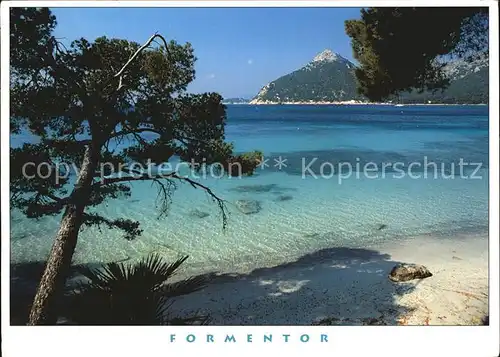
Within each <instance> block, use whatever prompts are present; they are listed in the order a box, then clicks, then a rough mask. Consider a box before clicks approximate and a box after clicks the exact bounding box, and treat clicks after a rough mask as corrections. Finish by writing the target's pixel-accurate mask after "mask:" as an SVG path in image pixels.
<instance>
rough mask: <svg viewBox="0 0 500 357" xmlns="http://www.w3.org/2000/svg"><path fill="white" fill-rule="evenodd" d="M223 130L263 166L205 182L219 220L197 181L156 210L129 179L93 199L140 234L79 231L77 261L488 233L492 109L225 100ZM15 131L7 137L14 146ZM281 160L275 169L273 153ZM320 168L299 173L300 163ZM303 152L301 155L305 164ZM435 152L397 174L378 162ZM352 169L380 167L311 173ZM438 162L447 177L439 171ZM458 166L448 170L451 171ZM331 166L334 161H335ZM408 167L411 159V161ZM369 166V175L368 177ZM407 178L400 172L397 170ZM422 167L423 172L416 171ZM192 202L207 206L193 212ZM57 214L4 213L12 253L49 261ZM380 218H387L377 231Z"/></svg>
mask: <svg viewBox="0 0 500 357" xmlns="http://www.w3.org/2000/svg"><path fill="white" fill-rule="evenodd" d="M227 139H228V140H229V141H233V142H234V143H235V147H236V150H238V151H248V150H255V149H259V150H262V151H264V154H265V157H266V158H268V159H269V161H268V163H269V165H270V167H267V168H265V169H263V170H260V169H259V170H258V171H257V173H256V175H255V176H254V177H249V178H243V179H237V178H231V179H229V178H223V179H215V178H206V179H201V182H202V183H203V184H205V185H207V186H209V187H210V188H212V189H213V191H214V192H215V193H216V194H217V195H219V196H220V197H222V198H224V199H226V200H227V201H228V202H230V203H229V204H228V209H229V211H230V217H229V224H228V227H227V230H226V231H225V232H224V231H223V230H222V219H221V216H220V212H219V211H218V208H217V206H216V205H215V204H214V203H212V202H211V200H210V199H209V197H208V196H207V195H206V194H205V193H204V192H203V191H201V190H195V189H193V188H192V187H191V186H189V185H185V184H180V185H179V187H178V190H177V191H176V192H175V194H174V197H173V205H172V207H171V211H170V213H169V215H168V216H167V217H165V218H161V219H157V216H158V210H157V209H156V207H155V198H156V194H157V191H156V189H155V188H153V187H152V186H151V184H150V183H145V182H142V183H140V182H139V183H134V184H133V187H134V189H133V194H132V198H130V199H128V200H114V201H108V204H107V205H105V206H104V205H103V206H102V207H98V208H97V209H98V210H99V211H100V212H101V213H103V214H105V215H106V216H107V217H109V218H119V217H123V218H131V219H137V220H139V221H140V222H141V225H142V228H143V229H144V233H143V235H142V236H141V237H140V238H138V239H136V240H135V241H132V242H129V241H126V240H125V239H123V238H122V235H121V233H120V232H119V231H110V230H107V229H103V231H102V232H100V231H99V230H98V229H96V228H90V229H86V230H84V231H83V232H82V233H81V234H80V238H79V242H78V246H77V249H76V252H75V256H74V262H75V263H95V262H108V261H113V260H121V259H126V258H129V257H130V258H132V259H136V258H139V257H142V256H144V255H146V254H148V253H149V252H152V251H157V252H161V253H162V254H164V255H165V256H167V257H172V258H173V257H175V256H177V255H179V254H189V255H190V259H189V260H188V262H189V266H190V268H191V269H193V270H197V271H201V270H203V271H205V270H213V269H217V270H223V271H236V270H239V269H240V268H241V267H246V268H252V267H258V266H264V265H269V264H273V263H279V262H283V261H286V260H290V259H294V258H296V257H298V256H301V255H303V254H306V253H309V252H312V251H315V250H318V249H322V248H326V247H332V246H349V247H363V246H366V245H370V246H373V245H377V244H381V243H385V242H387V241H388V240H395V239H400V238H401V237H407V236H417V235H419V234H423V233H431V232H432V233H433V234H436V235H440V234H442V235H443V236H446V235H449V234H454V233H463V232H476V231H484V230H486V229H487V225H488V166H487V165H488V108H487V107H485V106H484V107H483V106H471V107H464V106H456V107H455V106H443V107H441V106H409V107H389V106H387V107H386V106H255V107H254V106H230V107H229V108H228V126H227ZM16 140H17V142H19V140H21V138H15V139H14V140H13V144H14V145H15V143H16ZM280 156H281V157H282V158H283V159H286V160H287V161H285V165H286V167H284V166H283V167H281V169H279V168H278V167H274V165H275V164H276V162H275V160H274V159H276V158H278V157H280ZM314 159H316V161H315V163H314V165H311V166H310V168H311V170H312V171H313V173H314V174H315V175H316V176H318V177H317V178H315V177H314V176H313V175H311V174H310V172H309V175H306V176H303V175H302V174H303V173H304V167H305V166H307V164H308V163H310V162H311V160H314ZM460 159H463V161H464V162H470V163H482V167H481V169H480V170H479V171H478V172H476V173H475V176H474V177H476V176H481V177H482V179H471V178H470V177H471V175H472V173H473V172H472V171H473V170H471V169H470V168H472V169H474V168H475V166H474V167H472V166H470V167H469V169H466V170H465V171H464V174H465V175H466V177H469V179H465V178H461V177H460V176H459V168H458V163H459V162H460ZM302 160H305V161H304V164H303V162H302ZM424 160H427V162H431V161H433V162H436V163H437V164H438V177H437V178H434V177H433V173H434V171H433V168H432V166H431V168H430V169H429V170H428V177H427V178H424V177H423V174H424V172H423V170H422V169H421V168H418V167H416V168H414V169H412V175H413V176H414V178H411V177H410V176H409V174H408V171H406V172H404V175H402V174H401V173H398V172H395V171H394V170H391V168H390V167H389V168H387V169H386V171H385V177H382V171H381V165H382V164H383V163H385V164H388V163H390V164H394V163H395V162H400V163H401V164H402V165H405V166H404V168H405V169H407V168H408V165H409V164H410V163H412V162H418V163H421V164H424V163H425V162H426V161H424ZM339 162H340V163H343V165H344V171H343V174H344V175H347V174H348V172H347V171H345V167H346V165H347V164H348V163H349V164H351V165H352V166H353V167H355V166H356V163H359V164H360V165H361V166H360V167H361V168H362V166H363V164H364V163H367V162H373V163H374V165H377V166H378V169H380V170H379V171H377V172H374V171H370V172H368V175H369V177H365V175H363V174H362V173H359V174H358V175H356V172H352V174H351V177H349V178H346V177H345V176H342V177H341V176H339V175H338V173H337V174H335V175H332V174H331V171H330V169H329V166H327V165H326V164H325V165H323V168H324V170H323V173H324V174H325V175H326V177H323V178H321V177H319V176H320V175H319V174H320V169H321V164H322V163H332V164H334V166H335V165H338V163H339ZM441 165H443V166H442V167H443V168H444V172H445V173H446V174H447V175H448V176H446V177H448V178H443V177H442V175H439V174H440V173H441ZM453 165H455V175H450V173H451V170H452V167H453ZM335 167H338V166H335ZM414 167H415V165H414ZM375 176H376V178H374V177H375ZM402 176H404V177H402ZM416 176H420V178H416ZM237 200H256V201H259V202H260V205H261V211H260V212H258V213H255V214H249V215H245V214H243V213H241V212H240V211H239V210H237V209H235V207H234V205H233V204H234V202H236V201H237ZM193 209H197V210H199V211H203V212H206V213H208V214H209V215H208V216H207V217H204V218H197V217H193V215H192V214H191V211H192V210H193ZM59 220H60V217H50V218H46V219H42V220H39V221H35V220H27V219H26V218H23V217H21V216H20V215H19V214H18V213H17V212H12V218H11V231H12V239H11V240H12V243H11V255H12V260H13V261H14V262H25V261H37V260H38V261H39V260H44V259H46V256H47V254H48V252H49V250H50V246H51V243H52V239H53V237H54V234H55V232H56V230H57V228H58V225H59ZM382 225H383V228H382V229H380V228H381V227H382Z"/></svg>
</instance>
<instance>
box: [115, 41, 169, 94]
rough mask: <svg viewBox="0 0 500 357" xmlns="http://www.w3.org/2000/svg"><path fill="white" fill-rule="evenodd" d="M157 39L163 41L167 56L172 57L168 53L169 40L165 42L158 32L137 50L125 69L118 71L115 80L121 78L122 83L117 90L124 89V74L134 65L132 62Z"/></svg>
mask: <svg viewBox="0 0 500 357" xmlns="http://www.w3.org/2000/svg"><path fill="white" fill-rule="evenodd" d="M157 38H159V39H161V40H162V41H163V45H164V46H165V51H167V55H170V54H169V52H168V46H167V40H165V38H164V37H163V36H162V35H160V34H159V33H158V32H156V33H155V34H154V35H153V36H151V37H150V38H149V39H148V40H147V41H146V42H145V43H144V44H143V45H142V46H141V47H139V49H137V51H135V53H134V54H133V55H132V56H131V57H130V58H129V60H128V61H127V63H125V64H124V65H123V67H122V68H121V69H120V70H119V71H118V73H116V74H115V76H114V77H115V78H117V77H119V79H120V81H119V83H118V88H117V90H120V89H121V88H122V87H123V72H124V71H125V69H126V68H127V67H128V66H129V65H130V63H132V61H133V60H134V59H135V58H136V57H137V56H138V55H139V53H141V52H142V51H144V50H145V49H146V48H148V47H149V45H151V42H153V41H154V40H155V39H157Z"/></svg>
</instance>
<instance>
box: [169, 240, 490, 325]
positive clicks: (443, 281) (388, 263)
mask: <svg viewBox="0 0 500 357" xmlns="http://www.w3.org/2000/svg"><path fill="white" fill-rule="evenodd" d="M398 262H404V263H417V264H423V265H425V266H426V267H427V268H428V269H429V270H430V271H431V272H432V273H433V276H432V277H429V278H427V279H423V280H414V281H411V282H406V283H393V282H391V281H389V279H388V278H387V275H388V273H389V272H390V270H391V269H392V268H393V267H394V266H395V265H396V264H397V263H398ZM171 311H172V312H174V315H183V314H191V313H195V312H198V313H209V314H210V315H211V323H212V324H218V325H221V324H224V325H286V324H293V325H310V324H314V323H320V321H321V320H323V322H321V323H326V324H342V325H349V324H350V325H363V324H387V325H397V324H404V325H406V324H408V325H426V324H429V325H471V324H479V323H480V321H481V318H482V317H483V316H485V315H487V314H488V238H487V236H486V235H474V236H470V235H469V236H460V237H456V236H455V237H432V236H419V237H414V238H412V239H407V240H405V241H400V242H399V243H397V244H390V245H389V244H387V245H386V246H383V247H380V246H379V247H377V249H374V250H371V249H368V248H366V249H362V250H359V249H348V248H331V249H326V250H323V251H321V252H318V253H316V254H314V255H312V256H306V257H303V258H301V259H299V260H298V261H296V262H293V263H289V264H286V265H281V266H278V267H272V268H265V269H257V270H254V271H253V272H251V273H250V274H239V275H237V274H235V275H234V276H225V277H218V278H216V279H214V281H212V283H210V284H209V286H208V287H207V288H205V289H204V290H202V291H199V292H197V293H194V294H191V295H187V296H183V297H182V298H180V299H179V300H178V301H176V302H175V304H174V306H173V307H172V310H171ZM324 319H327V320H324Z"/></svg>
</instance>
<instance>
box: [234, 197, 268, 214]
mask: <svg viewBox="0 0 500 357" xmlns="http://www.w3.org/2000/svg"><path fill="white" fill-rule="evenodd" d="M235 205H236V207H237V208H238V209H239V210H240V211H241V212H242V213H244V214H254V213H258V212H260V210H261V209H262V206H261V204H260V202H259V201H254V200H237V201H236V202H235Z"/></svg>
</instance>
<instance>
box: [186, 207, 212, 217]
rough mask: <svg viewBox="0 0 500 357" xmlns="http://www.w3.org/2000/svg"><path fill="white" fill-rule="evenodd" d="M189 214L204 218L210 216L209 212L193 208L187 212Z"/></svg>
mask: <svg viewBox="0 0 500 357" xmlns="http://www.w3.org/2000/svg"><path fill="white" fill-rule="evenodd" d="M189 216H191V217H195V218H205V217H208V216H210V213H207V212H203V211H200V210H199V209H194V210H191V211H190V212H189Z"/></svg>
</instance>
